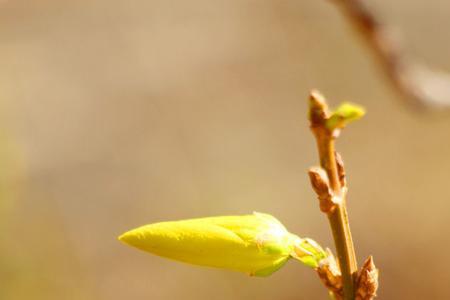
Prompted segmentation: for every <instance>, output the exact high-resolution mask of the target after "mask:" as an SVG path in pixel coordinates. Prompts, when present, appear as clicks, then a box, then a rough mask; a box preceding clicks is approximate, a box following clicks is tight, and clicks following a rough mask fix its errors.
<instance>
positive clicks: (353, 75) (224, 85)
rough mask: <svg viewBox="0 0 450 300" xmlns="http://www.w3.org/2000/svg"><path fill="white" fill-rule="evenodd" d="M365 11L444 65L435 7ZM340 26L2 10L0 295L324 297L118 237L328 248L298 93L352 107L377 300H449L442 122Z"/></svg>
mask: <svg viewBox="0 0 450 300" xmlns="http://www.w3.org/2000/svg"><path fill="white" fill-rule="evenodd" d="M370 6H371V8H372V9H373V10H374V11H375V12H376V13H378V14H379V15H380V16H381V17H382V18H383V20H384V21H386V23H388V24H390V25H392V26H393V27H394V28H397V29H398V30H399V31H400V32H401V33H402V36H403V43H404V45H405V46H406V48H407V49H408V54H410V55H412V56H416V57H419V58H420V59H421V60H423V61H425V62H427V63H429V64H431V65H434V66H438V67H439V68H441V69H443V70H450V57H449V55H448V53H449V51H450V39H449V38H448V35H447V33H446V28H449V26H450V18H449V16H450V3H449V2H448V1H443V0H430V1H426V2H425V1H418V0H414V1H411V0H409V1H407V0H399V1H395V2H392V1H387V0H377V1H371V2H370ZM352 29H353V28H351V27H350V25H349V23H348V22H347V20H346V19H344V18H343V17H342V15H341V13H340V12H339V11H338V10H337V9H336V6H335V5H334V4H333V3H332V2H329V1H325V0H323V1H305V0H296V1H294V0H286V1H277V0H271V1H256V0H253V1H251V0H247V1H242V0H241V1H237V0H216V1H206V0H194V1H182V0H151V1H124V0H109V1H104V0H96V1H87V0H79V1H56V0H40V1H25V0H10V1H4V0H3V1H0V299H5V300H22V299H34V300H40V299H46V300H53V299H58V300H59V299H69V300H70V299H83V300H84V299H86V300H90V299H96V300H102V299H105V300H106V299H108V300H115V299H155V300H163V299H185V300H189V299H196V300H198V299H219V300H221V299H236V300H239V299H260V300H263V299H267V300H268V299H280V300H291V299H292V300H293V299H297V300H298V299H327V295H326V292H325V290H324V289H323V288H322V286H321V283H320V282H319V280H318V279H317V278H316V276H315V274H313V272H312V271H311V270H310V269H308V268H305V267H303V266H301V265H299V264H296V263H294V262H291V263H289V264H288V265H287V266H286V267H285V268H283V269H282V270H280V271H279V272H277V273H275V274H274V275H273V276H271V277H269V278H266V279H261V278H251V277H247V276H245V275H242V274H239V273H233V272H227V271H222V270H215V269H208V268H199V267H191V266H188V265H184V264H179V263H175V262H172V261H169V260H164V259H161V258H158V257H156V256H151V255H148V254H146V253H143V252H140V251H136V250H134V249H131V248H129V247H126V246H124V245H122V244H121V243H119V242H118V241H117V240H116V238H117V236H118V235H119V234H120V233H122V232H124V231H125V230H128V229H131V228H133V227H136V226H139V225H143V224H146V223H151V222H157V221H161V220H173V219H181V218H192V217H202V216H210V215H227V214H245V213H250V212H252V211H260V212H267V213H271V214H273V215H275V216H276V217H278V218H279V219H280V220H281V221H282V222H283V223H284V224H285V225H286V226H287V227H288V229H289V230H290V231H292V232H295V233H297V234H299V235H301V236H309V237H312V238H314V239H316V240H317V241H319V242H320V243H321V244H322V245H325V246H330V247H331V246H332V245H333V243H332V238H331V233H330V230H329V227H328V222H327V220H326V218H325V217H324V216H323V215H322V213H320V211H319V209H318V201H317V199H316V197H315V195H314V193H313V192H312V189H311V187H310V185H309V180H308V177H307V174H306V170H307V169H308V168H309V167H310V166H312V165H316V164H317V163H318V158H317V154H316V149H315V143H314V140H313V137H312V135H311V133H310V132H309V129H308V122H307V120H306V108H307V105H306V99H307V95H308V92H309V90H310V89H311V88H318V89H320V90H321V91H322V92H323V93H324V94H325V95H326V96H327V97H328V99H329V102H330V103H331V104H332V105H336V104H337V103H338V102H340V101H342V100H350V101H353V102H357V103H361V104H362V105H364V106H365V107H366V108H367V110H368V114H367V117H365V118H364V119H363V120H361V121H360V122H357V123H355V124H352V126H350V128H348V129H347V130H345V132H344V134H343V135H342V137H341V138H340V139H339V142H338V149H339V151H340V152H341V153H342V155H343V158H344V160H345V162H346V167H347V173H348V181H349V188H350V192H349V213H350V220H351V225H352V230H353V235H354V241H355V243H356V249H357V256H358V260H359V263H360V264H361V263H362V262H363V260H364V259H365V258H366V257H367V256H368V255H370V254H373V255H374V256H375V262H376V264H377V266H378V267H379V268H380V269H381V282H380V285H381V288H380V291H379V298H380V299H450V286H449V285H448V282H449V281H450V262H448V261H447V253H446V250H443V249H447V248H448V247H449V246H450V218H449V217H450V190H449V189H448V185H449V178H450V155H449V153H450V113H440V114H433V113H432V114H426V113H421V112H418V111H414V110H412V109H410V108H409V107H408V106H406V105H405V104H404V103H403V102H401V101H400V99H399V97H398V95H397V94H396V93H395V91H394V90H393V89H392V87H391V85H390V84H389V83H388V82H387V81H386V79H385V77H384V74H383V73H381V72H380V68H379V66H378V65H377V63H376V61H374V60H373V59H372V58H373V57H372V56H371V55H370V52H369V51H368V49H367V46H366V45H365V44H364V42H363V41H362V40H361V39H360V38H359V36H357V35H356V34H355V32H354V31H353V30H352Z"/></svg>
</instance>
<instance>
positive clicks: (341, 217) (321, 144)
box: [310, 92, 358, 300]
mask: <svg viewBox="0 0 450 300" xmlns="http://www.w3.org/2000/svg"><path fill="white" fill-rule="evenodd" d="M310 101H311V103H310V105H311V107H310V119H311V129H312V131H313V133H314V135H315V137H316V140H317V148H318V151H319V157H320V166H321V167H322V168H323V169H324V170H325V171H326V173H327V175H328V180H329V184H330V188H331V190H332V192H333V194H334V195H335V196H336V197H337V198H336V199H335V201H336V202H335V208H334V209H333V210H331V211H330V212H328V213H327V216H328V220H329V223H330V226H331V231H332V233H333V238H334V243H335V246H336V252H337V257H338V262H339V267H340V269H341V274H342V282H343V290H344V299H345V300H354V299H355V280H356V276H357V272H358V267H357V263H356V256H355V250H354V247H353V241H352V235H351V232H350V226H349V221H348V215H347V208H346V199H345V193H343V188H344V189H345V187H343V186H341V182H340V179H339V173H338V167H337V162H336V154H335V147H334V142H335V135H336V133H335V132H333V131H332V130H330V129H328V128H327V127H326V122H325V121H326V119H327V117H328V114H329V113H328V108H327V106H326V103H325V100H324V99H322V98H321V96H320V94H315V93H314V92H313V93H312V94H311V99H310Z"/></svg>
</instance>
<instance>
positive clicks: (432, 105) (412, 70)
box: [333, 0, 450, 109]
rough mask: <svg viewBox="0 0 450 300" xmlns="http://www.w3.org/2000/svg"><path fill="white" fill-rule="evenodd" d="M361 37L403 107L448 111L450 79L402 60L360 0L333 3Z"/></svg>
mask: <svg viewBox="0 0 450 300" xmlns="http://www.w3.org/2000/svg"><path fill="white" fill-rule="evenodd" d="M333 1H334V2H335V3H336V4H337V5H338V6H339V7H340V8H341V11H342V12H343V13H344V14H345V15H346V16H347V18H348V19H349V21H350V22H351V23H353V25H354V27H355V28H356V29H357V30H358V31H359V32H360V33H361V36H363V38H364V39H365V40H366V42H367V44H368V45H369V47H370V48H371V50H372V52H373V53H374V54H375V56H376V57H377V58H378V61H379V62H380V64H381V65H382V67H383V69H384V72H385V74H386V76H387V77H388V79H389V81H390V82H391V83H392V85H393V86H394V88H395V89H396V90H397V91H398V93H399V94H400V96H401V97H402V98H403V99H404V100H405V102H406V103H407V104H410V105H412V106H414V107H416V108H419V109H449V108H450V75H449V74H448V73H445V72H440V71H434V70H431V69H429V68H427V67H426V66H424V65H421V64H419V63H417V62H415V61H411V60H409V59H408V58H407V57H406V54H405V52H404V51H403V49H402V48H401V47H400V45H399V41H398V40H396V39H395V38H393V36H392V31H390V30H389V29H388V28H386V26H385V25H384V24H382V23H381V22H380V20H379V18H378V16H377V15H376V14H374V13H373V12H372V11H371V10H370V9H369V7H368V6H367V5H366V3H365V1H364V0H333Z"/></svg>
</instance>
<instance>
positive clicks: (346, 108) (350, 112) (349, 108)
mask: <svg viewBox="0 0 450 300" xmlns="http://www.w3.org/2000/svg"><path fill="white" fill-rule="evenodd" d="M365 113H366V111H365V109H364V107H362V106H360V105H356V104H352V103H347V102H346V103H342V104H341V105H339V107H338V108H337V109H336V110H334V111H333V112H332V113H331V116H330V117H329V118H328V120H327V121H326V126H327V128H328V129H330V130H334V129H340V128H343V127H345V126H346V125H347V124H348V123H350V122H353V121H356V120H358V119H360V118H362V117H363V116H364V114H365Z"/></svg>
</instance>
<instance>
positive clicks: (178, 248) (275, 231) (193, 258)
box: [119, 213, 321, 276]
mask: <svg viewBox="0 0 450 300" xmlns="http://www.w3.org/2000/svg"><path fill="white" fill-rule="evenodd" d="M119 240H121V241H122V242H124V243H126V244H128V245H130V246H134V247H136V248H138V249H140V250H144V251H147V252H150V253H153V254H156V255H159V256H162V257H166V258H170V259H174V260H178V261H181V262H185V263H190V264H195V265H200V266H208V267H216V268H223V269H228V270H234V271H240V272H244V273H247V274H249V275H255V276H268V275H270V274H272V273H273V272H275V271H277V270H278V269H279V268H281V267H282V266H283V265H284V264H285V263H286V261H287V260H288V259H289V258H290V257H295V258H297V259H298V260H300V261H302V262H304V261H305V264H307V265H310V266H313V267H314V265H315V264H316V263H314V262H311V261H314V260H315V258H312V257H314V256H317V253H312V252H311V251H312V250H313V252H315V251H316V249H317V245H316V243H315V242H311V240H309V239H308V240H304V239H301V238H299V237H298V236H296V235H294V234H291V233H289V232H288V231H287V230H286V228H285V227H284V226H283V224H281V223H280V222H279V221H278V220H277V219H276V218H274V217H272V216H271V215H268V214H262V213H253V214H252V215H244V216H223V217H209V218H200V219H190V220H182V221H173V222H161V223H155V224H150V225H145V226H142V227H139V228H136V229H133V230H131V231H128V232H126V233H124V234H123V235H121V236H120V237H119ZM312 245H313V246H312ZM319 248H320V246H319ZM299 249H303V250H304V251H302V250H299ZM320 249H321V248H320Z"/></svg>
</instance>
